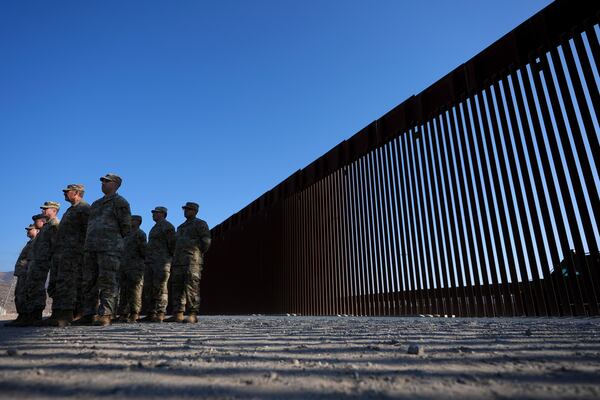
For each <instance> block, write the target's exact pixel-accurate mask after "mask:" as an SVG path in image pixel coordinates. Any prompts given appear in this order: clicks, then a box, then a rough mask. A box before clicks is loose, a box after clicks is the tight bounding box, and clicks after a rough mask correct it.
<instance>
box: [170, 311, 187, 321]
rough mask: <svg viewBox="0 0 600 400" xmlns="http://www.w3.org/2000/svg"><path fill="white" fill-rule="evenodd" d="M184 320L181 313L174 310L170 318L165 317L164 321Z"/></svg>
mask: <svg viewBox="0 0 600 400" xmlns="http://www.w3.org/2000/svg"><path fill="white" fill-rule="evenodd" d="M184 320H185V319H184V318H183V313H182V312H176V313H174V314H173V315H172V316H171V317H170V318H167V319H165V322H183V321H184Z"/></svg>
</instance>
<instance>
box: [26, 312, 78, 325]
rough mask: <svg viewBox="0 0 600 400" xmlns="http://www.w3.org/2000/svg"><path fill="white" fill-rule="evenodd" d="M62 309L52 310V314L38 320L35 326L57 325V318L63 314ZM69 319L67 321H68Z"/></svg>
mask: <svg viewBox="0 0 600 400" xmlns="http://www.w3.org/2000/svg"><path fill="white" fill-rule="evenodd" d="M63 312H64V311H63V310H52V315H50V317H48V318H46V319H45V320H43V321H40V322H38V323H37V324H35V326H58V318H60V317H61V316H62V315H63ZM70 322H71V321H70V319H69V323H70Z"/></svg>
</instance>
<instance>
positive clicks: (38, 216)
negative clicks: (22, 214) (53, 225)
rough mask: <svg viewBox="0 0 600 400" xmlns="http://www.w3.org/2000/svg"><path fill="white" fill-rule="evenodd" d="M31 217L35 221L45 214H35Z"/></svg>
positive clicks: (44, 217)
mask: <svg viewBox="0 0 600 400" xmlns="http://www.w3.org/2000/svg"><path fill="white" fill-rule="evenodd" d="M31 219H32V220H33V221H34V222H35V221H37V220H38V219H46V216H45V215H44V214H35V215H34V216H33V217H31Z"/></svg>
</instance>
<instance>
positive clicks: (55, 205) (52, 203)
mask: <svg viewBox="0 0 600 400" xmlns="http://www.w3.org/2000/svg"><path fill="white" fill-rule="evenodd" d="M40 208H41V209H42V210H45V209H46V208H56V209H57V210H60V203H57V202H56V201H45V202H44V204H42V205H41V206H40Z"/></svg>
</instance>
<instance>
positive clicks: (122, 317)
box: [113, 314, 130, 324]
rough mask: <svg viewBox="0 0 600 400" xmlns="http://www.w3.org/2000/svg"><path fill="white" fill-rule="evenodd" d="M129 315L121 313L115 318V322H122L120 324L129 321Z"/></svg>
mask: <svg viewBox="0 0 600 400" xmlns="http://www.w3.org/2000/svg"><path fill="white" fill-rule="evenodd" d="M129 315H130V314H121V315H119V318H116V319H115V320H113V322H116V323H120V324H123V323H127V322H129Z"/></svg>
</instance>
